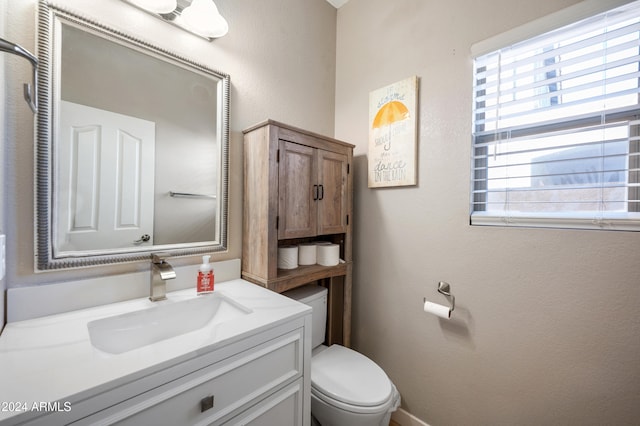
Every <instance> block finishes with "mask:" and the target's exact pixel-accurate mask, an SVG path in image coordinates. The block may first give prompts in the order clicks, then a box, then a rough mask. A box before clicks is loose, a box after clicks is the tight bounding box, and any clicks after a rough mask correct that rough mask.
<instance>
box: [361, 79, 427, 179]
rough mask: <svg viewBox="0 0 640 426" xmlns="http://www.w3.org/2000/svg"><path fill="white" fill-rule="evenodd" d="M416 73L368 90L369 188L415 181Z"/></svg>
mask: <svg viewBox="0 0 640 426" xmlns="http://www.w3.org/2000/svg"><path fill="white" fill-rule="evenodd" d="M417 95H418V77H417V76H413V77H409V78H407V79H404V80H402V81H399V82H397V83H394V84H391V85H389V86H386V87H383V88H381V89H377V90H374V91H373V92H370V93H369V169H368V175H369V178H368V181H369V188H380V187H389V186H408V185H416V183H417V182H416V181H417V165H416V155H417V123H418V120H417V118H418V116H417V114H418V97H417Z"/></svg>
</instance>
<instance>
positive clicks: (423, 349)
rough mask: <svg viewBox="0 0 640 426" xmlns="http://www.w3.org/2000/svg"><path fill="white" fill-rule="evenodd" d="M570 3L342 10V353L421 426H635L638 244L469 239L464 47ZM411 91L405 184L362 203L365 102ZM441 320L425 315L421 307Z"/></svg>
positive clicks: (402, 0) (627, 237)
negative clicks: (349, 279) (348, 338)
mask: <svg viewBox="0 0 640 426" xmlns="http://www.w3.org/2000/svg"><path fill="white" fill-rule="evenodd" d="M573 3H576V1H575V0H537V1H530V0H485V1H481V2H479V1H478V2H476V1H469V0H449V1H435V0H394V1H387V0H350V1H349V3H347V4H346V5H345V6H343V7H342V8H341V9H340V10H339V11H338V32H337V34H338V39H337V73H336V82H337V83H336V133H335V135H336V137H337V138H339V139H344V140H346V141H349V142H352V143H354V144H356V145H357V147H356V151H355V156H356V160H355V161H356V164H355V171H356V175H355V220H354V226H355V246H354V260H355V272H354V327H353V335H354V344H355V347H356V348H357V349H359V350H360V351H362V352H363V353H365V354H367V355H369V356H371V357H372V358H373V359H374V360H375V361H377V362H378V363H379V364H380V365H381V366H382V367H383V368H384V369H385V370H386V371H387V373H388V374H389V375H390V377H391V378H392V379H393V381H394V382H395V383H396V384H397V386H398V388H399V390H400V392H401V394H402V396H403V408H404V409H406V410H407V411H409V412H411V413H412V414H414V415H416V416H417V417H419V418H421V419H423V420H424V421H426V422H427V423H429V424H430V425H432V426H447V425H456V426H464V425H473V426H478V425H518V426H522V425H543V424H544V425H568V424H573V425H604V424H607V425H632V424H634V425H635V424H638V419H640V358H639V355H638V354H640V337H639V336H640V316H639V315H638V314H637V309H638V306H640V269H639V268H638V265H640V250H638V247H640V246H639V241H640V240H639V239H640V235H638V234H636V233H630V232H608V231H577V230H573V231H571V230H543V229H535V230H533V229H506V228H495V227H492V228H488V227H471V226H469V217H468V216H469V205H468V204H469V186H470V185H469V182H470V178H469V163H470V133H471V96H472V89H471V84H472V61H471V57H470V53H469V51H470V46H471V45H472V44H473V43H475V42H478V41H481V40H483V39H486V38H488V37H490V36H493V35H495V34H498V33H501V32H503V31H506V30H508V29H510V28H513V27H515V26H518V25H521V24H524V23H526V22H528V21H530V20H533V19H535V18H538V17H541V16H543V15H546V14H548V13H551V12H553V11H555V10H558V9H560V8H563V7H566V6H569V5H571V4H573ZM411 75H417V76H419V77H420V95H419V103H420V106H419V109H420V112H419V114H420V119H419V155H418V162H419V164H418V167H419V183H418V185H417V186H415V187H408V188H394V189H368V188H367V176H366V167H367V162H366V155H367V138H368V130H367V121H368V95H369V92H370V91H372V90H375V89H377V88H380V87H383V86H386V85H387V84H390V83H393V82H396V81H399V80H401V79H404V78H406V77H409V76H411ZM440 280H444V281H448V282H449V283H451V288H452V292H453V293H454V295H455V296H456V302H457V307H456V310H455V312H454V315H453V319H452V320H450V321H444V320H439V319H438V318H436V317H434V316H429V315H427V314H425V313H424V312H423V311H422V309H421V307H422V299H423V297H427V298H429V299H430V300H433V301H435V302H439V303H443V302H445V299H444V298H443V297H442V296H440V295H439V294H437V292H436V286H437V282H438V281H440Z"/></svg>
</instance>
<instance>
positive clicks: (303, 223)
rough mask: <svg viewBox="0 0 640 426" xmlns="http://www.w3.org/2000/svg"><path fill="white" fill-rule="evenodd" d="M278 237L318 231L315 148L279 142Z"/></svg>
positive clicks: (310, 234) (306, 235)
mask: <svg viewBox="0 0 640 426" xmlns="http://www.w3.org/2000/svg"><path fill="white" fill-rule="evenodd" d="M279 148H280V164H279V167H278V173H279V176H278V217H279V223H278V238H279V239H285V238H300V237H312V236H314V235H316V230H317V206H316V204H317V203H316V198H317V175H318V171H317V164H316V160H315V156H316V153H315V151H316V150H315V149H314V148H310V147H308V146H304V145H299V144H296V143H292V142H286V141H282V140H281V141H280V144H279Z"/></svg>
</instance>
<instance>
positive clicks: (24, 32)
mask: <svg viewBox="0 0 640 426" xmlns="http://www.w3.org/2000/svg"><path fill="white" fill-rule="evenodd" d="M5 2H7V7H6V24H7V25H6V26H7V28H6V35H7V37H9V38H10V39H12V40H15V41H16V42H18V43H21V44H23V45H24V46H25V47H27V48H28V49H30V50H35V31H36V30H35V4H36V1H35V0H2V3H3V5H4V3H5ZM57 3H59V4H63V5H66V6H67V7H70V8H72V9H74V10H76V11H78V12H80V13H82V14H84V15H86V16H88V17H91V18H96V17H97V18H99V19H100V20H101V21H103V22H105V23H107V24H110V25H112V26H115V27H116V28H120V29H125V30H127V31H129V32H131V33H132V34H134V35H137V36H138V37H140V38H143V39H144V40H147V41H149V42H151V43H154V44H159V45H163V46H166V47H167V48H168V49H170V50H173V51H181V52H182V54H183V55H185V56H187V57H189V58H194V59H196V60H198V61H200V62H202V63H204V64H206V65H209V66H210V67H212V68H215V69H219V70H220V71H223V72H225V73H227V74H230V76H231V109H230V112H231V117H230V127H231V129H230V130H231V147H230V198H229V208H230V210H229V250H228V252H227V253H222V254H216V255H214V256H213V259H212V260H214V261H218V260H224V259H230V258H239V257H240V256H241V253H242V176H243V175H242V129H244V128H247V127H249V126H251V125H253V124H255V123H257V122H260V121H263V120H265V119H267V118H273V119H276V120H279V121H283V122H285V123H290V124H292V125H294V126H299V127H302V128H307V129H309V130H312V131H315V132H319V133H324V134H327V135H331V134H333V128H334V115H333V108H334V93H335V37H336V9H335V8H333V7H332V6H331V5H330V4H329V3H327V2H326V1H325V0H305V1H299V0H266V1H264V0H261V1H253V0H217V1H216V4H217V5H218V8H219V9H220V12H221V13H222V14H223V15H224V16H225V17H226V18H227V20H228V22H229V27H230V30H229V33H228V34H227V35H226V36H225V37H224V38H221V39H219V40H216V41H214V42H212V43H209V42H206V41H204V40H202V39H200V38H197V37H195V36H193V35H190V34H188V33H186V32H184V31H182V30H180V29H178V28H176V27H174V26H172V25H169V24H167V23H163V22H160V21H159V20H156V19H155V18H152V17H150V16H149V15H147V14H145V13H143V12H140V11H139V10H137V9H135V8H133V7H131V6H129V5H127V4H126V3H124V2H122V1H120V0H101V1H99V2H97V1H91V2H88V1H86V0H60V1H58V2H57ZM7 78H8V80H9V81H10V82H13V83H15V85H16V86H18V87H19V85H21V84H22V81H27V80H28V79H29V78H30V74H29V70H28V67H26V66H25V67H21V68H19V69H16V70H14V71H11V72H8V73H7ZM20 97H21V92H19V91H17V90H16V91H14V92H13V93H11V94H10V96H9V99H8V101H7V108H8V111H7V113H8V115H11V116H15V120H11V121H10V122H9V123H8V127H9V128H8V132H9V133H10V134H11V135H12V136H13V137H12V138H11V140H10V141H9V146H8V147H7V152H8V155H7V156H6V159H5V163H4V164H5V166H6V173H7V185H6V191H7V193H6V194H7V197H8V200H9V202H8V203H7V205H6V206H5V207H4V209H5V212H6V219H7V225H8V233H9V249H10V252H9V254H8V258H9V263H10V264H9V277H8V285H9V287H16V286H24V285H37V284H44V283H49V282H60V281H64V280H68V279H78V278H84V277H91V276H95V275H104V274H117V273H126V272H135V271H138V270H146V269H148V267H149V266H148V264H146V263H137V264H127V265H120V266H111V267H98V268H89V269H84V270H76V271H66V272H47V273H40V274H35V273H34V272H33V213H32V211H33V116H32V115H31V113H30V112H29V111H28V108H26V107H25V105H24V104H23V102H22V101H21V98H20ZM173 263H174V264H176V265H180V264H195V263H200V258H199V257H192V258H186V259H181V260H176V261H174V262H173Z"/></svg>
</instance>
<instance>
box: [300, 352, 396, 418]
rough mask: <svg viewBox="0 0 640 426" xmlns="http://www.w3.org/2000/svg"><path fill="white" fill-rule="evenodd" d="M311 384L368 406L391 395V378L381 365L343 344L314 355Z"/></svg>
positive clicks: (349, 400) (354, 402)
mask: <svg viewBox="0 0 640 426" xmlns="http://www.w3.org/2000/svg"><path fill="white" fill-rule="evenodd" d="M311 386H312V387H313V388H314V389H315V390H316V391H320V392H322V393H323V394H325V395H327V396H329V397H330V398H333V399H335V400H338V401H341V402H345V403H347V404H352V405H359V406H367V407H370V406H375V405H380V404H382V403H384V402H385V401H386V400H388V399H389V396H390V395H391V381H390V380H389V378H388V377H387V375H386V374H385V372H384V371H383V370H382V368H380V367H379V366H378V365H377V364H376V363H375V362H373V361H371V360H370V359H369V358H367V357H366V356H364V355H362V354H360V353H358V352H356V351H353V350H351V349H348V348H345V347H344V346H340V345H332V346H330V347H328V348H327V349H325V350H324V351H322V352H320V353H319V354H317V355H315V356H314V357H313V359H312V361H311Z"/></svg>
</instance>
